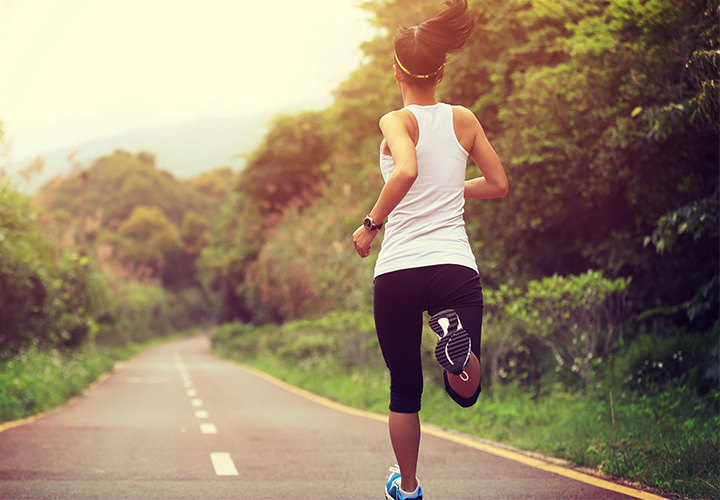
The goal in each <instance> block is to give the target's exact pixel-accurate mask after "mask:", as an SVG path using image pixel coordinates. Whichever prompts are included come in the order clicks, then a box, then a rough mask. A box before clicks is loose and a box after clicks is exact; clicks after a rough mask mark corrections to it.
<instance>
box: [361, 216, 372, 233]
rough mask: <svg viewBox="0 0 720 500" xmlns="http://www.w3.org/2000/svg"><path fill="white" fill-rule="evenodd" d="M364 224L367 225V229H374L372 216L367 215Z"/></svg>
mask: <svg viewBox="0 0 720 500" xmlns="http://www.w3.org/2000/svg"><path fill="white" fill-rule="evenodd" d="M363 226H365V229H367V230H368V231H372V220H371V219H370V217H365V220H364V221H363Z"/></svg>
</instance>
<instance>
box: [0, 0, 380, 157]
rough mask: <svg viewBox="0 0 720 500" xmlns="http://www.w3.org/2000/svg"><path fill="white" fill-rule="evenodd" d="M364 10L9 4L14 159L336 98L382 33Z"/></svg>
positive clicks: (347, 6)
mask: <svg viewBox="0 0 720 500" xmlns="http://www.w3.org/2000/svg"><path fill="white" fill-rule="evenodd" d="M357 3H358V0H0V121H1V122H3V124H4V128H5V133H6V142H9V143H10V150H9V157H10V158H11V159H20V158H26V157H28V156H34V155H37V154H40V153H42V152H43V151H46V150H49V149H54V148H59V147H62V146H70V145H73V144H75V143H77V142H81V141H84V140H87V139H91V138H97V137H105V136H110V135H114V134H117V133H122V132H125V131H128V130H134V129H138V128H145V127H153V126H158V125H165V124H172V123H181V122H185V121H192V120H195V119H200V118H206V117H223V116H242V115H244V114H248V113H254V112H257V111H264V110H272V109H277V108H280V107H282V106H285V105H292V104H294V103H297V102H300V101H306V100H317V99H323V98H325V99H327V100H328V102H329V100H330V97H329V96H330V92H331V90H332V89H334V88H335V87H336V86H337V84H338V83H340V82H341V81H342V80H343V79H344V78H345V77H346V76H347V75H348V74H349V73H350V71H352V70H353V69H354V68H356V67H357V66H358V64H359V62H360V59H361V57H362V54H361V51H360V49H359V45H360V43H362V42H363V41H365V40H368V39H370V38H371V37H372V36H373V34H374V30H373V28H371V27H370V25H369V23H368V22H367V20H366V19H367V13H366V12H364V11H363V10H361V9H359V8H358V7H357Z"/></svg>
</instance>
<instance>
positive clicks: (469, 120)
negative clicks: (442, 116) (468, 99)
mask: <svg viewBox="0 0 720 500" xmlns="http://www.w3.org/2000/svg"><path fill="white" fill-rule="evenodd" d="M452 110H453V122H454V123H455V125H461V126H463V127H477V126H479V125H480V122H479V121H478V119H477V116H475V113H473V112H472V111H470V110H469V109H467V108H466V107H465V106H453V107H452Z"/></svg>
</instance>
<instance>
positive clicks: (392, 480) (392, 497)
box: [385, 465, 423, 500]
mask: <svg viewBox="0 0 720 500" xmlns="http://www.w3.org/2000/svg"><path fill="white" fill-rule="evenodd" d="M422 497H423V495H422V488H421V487H420V486H418V492H417V494H416V495H415V496H412V497H406V496H404V495H403V494H402V493H400V468H399V467H398V466H397V465H396V466H394V467H390V477H388V481H387V484H386V485H385V499H386V500H422Z"/></svg>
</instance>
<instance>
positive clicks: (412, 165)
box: [353, 111, 418, 258]
mask: <svg viewBox="0 0 720 500" xmlns="http://www.w3.org/2000/svg"><path fill="white" fill-rule="evenodd" d="M405 113H407V112H405ZM410 127H412V121H411V119H410V118H409V117H408V116H407V115H406V114H404V112H402V111H393V112H391V113H388V114H387V115H385V116H383V117H382V118H381V119H380V130H382V133H383V136H384V137H385V142H386V143H387V146H388V148H390V152H391V153H392V157H393V162H394V163H395V170H394V171H393V173H392V174H391V175H390V177H389V178H388V180H387V182H386V183H385V186H383V188H382V191H381V192H380V196H379V197H378V200H377V202H376V203H375V206H374V207H373V208H372V210H371V211H370V213H369V214H368V215H370V217H372V219H373V220H374V221H375V222H376V223H380V222H382V221H384V220H385V219H386V218H387V216H388V215H390V212H392V211H393V210H394V209H395V207H396V206H397V205H398V203H400V202H401V201H402V199H403V198H404V197H405V195H406V194H407V193H408V191H409V190H410V188H411V187H412V185H413V183H414V182H415V179H416V178H417V175H418V166H417V155H416V153H415V143H414V142H413V140H412V137H411V136H410ZM376 236H377V231H369V230H368V229H365V227H364V226H360V227H359V228H357V229H356V230H355V232H354V233H353V242H354V243H355V250H356V251H357V253H358V255H360V257H363V258H364V257H367V256H368V255H370V249H371V245H372V242H373V240H374V239H375V237H376Z"/></svg>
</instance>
